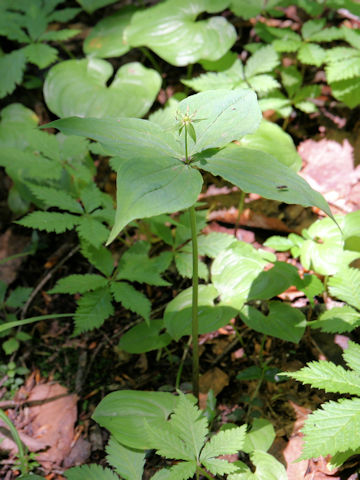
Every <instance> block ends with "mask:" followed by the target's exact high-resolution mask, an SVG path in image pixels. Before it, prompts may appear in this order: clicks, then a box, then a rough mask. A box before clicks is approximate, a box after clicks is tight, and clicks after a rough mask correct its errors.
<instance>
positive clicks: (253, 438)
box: [241, 418, 275, 453]
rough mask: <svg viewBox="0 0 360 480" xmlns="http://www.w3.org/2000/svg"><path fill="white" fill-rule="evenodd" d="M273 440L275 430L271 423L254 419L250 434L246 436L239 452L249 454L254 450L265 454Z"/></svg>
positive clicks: (261, 419) (262, 419) (263, 419)
mask: <svg viewBox="0 0 360 480" xmlns="http://www.w3.org/2000/svg"><path fill="white" fill-rule="evenodd" d="M274 440H275V430H274V427H273V426H272V423H271V422H269V420H266V419H265V418H255V419H254V422H253V424H252V427H251V430H250V432H248V433H247V434H246V437H245V443H244V445H243V447H242V449H241V450H243V451H244V452H245V453H251V452H253V451H254V450H261V451H263V452H266V451H267V450H269V448H270V447H271V445H272V443H273V441H274Z"/></svg>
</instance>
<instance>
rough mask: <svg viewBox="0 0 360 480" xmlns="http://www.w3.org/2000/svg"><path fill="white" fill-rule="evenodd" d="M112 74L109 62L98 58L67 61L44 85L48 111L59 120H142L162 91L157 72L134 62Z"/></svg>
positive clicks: (50, 73) (54, 70) (55, 68)
mask: <svg viewBox="0 0 360 480" xmlns="http://www.w3.org/2000/svg"><path fill="white" fill-rule="evenodd" d="M112 74H113V67H112V66H111V64H110V63H109V62H106V61H105V60H101V59H98V58H88V59H83V60H66V61H64V62H61V63H58V64H57V65H55V66H54V67H52V68H51V70H50V71H49V73H48V75H47V77H46V80H45V83H44V97H45V101H46V104H47V106H48V108H49V109H50V110H51V111H52V112H54V113H55V114H56V115H58V116H59V117H67V116H71V115H77V116H79V117H96V118H102V117H113V118H120V117H124V116H125V117H142V116H143V115H145V113H147V111H148V110H149V108H150V107H151V105H152V103H153V101H154V100H155V97H156V95H157V93H158V91H159V89H160V85H161V78H160V75H159V74H158V72H156V71H155V70H152V69H148V68H145V67H143V66H142V65H141V64H140V63H137V62H132V63H128V64H126V65H123V66H122V67H120V68H119V70H118V71H117V72H116V75H115V77H114V80H113V81H112V83H111V85H110V86H109V87H108V86H107V85H106V82H107V81H108V79H109V78H110V77H111V76H112Z"/></svg>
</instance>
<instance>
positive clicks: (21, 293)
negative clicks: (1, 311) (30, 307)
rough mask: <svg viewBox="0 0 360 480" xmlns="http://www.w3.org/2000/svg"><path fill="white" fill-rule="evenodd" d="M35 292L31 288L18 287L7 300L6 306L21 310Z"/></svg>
mask: <svg viewBox="0 0 360 480" xmlns="http://www.w3.org/2000/svg"><path fill="white" fill-rule="evenodd" d="M32 291H33V289H32V288H30V287H16V288H15V290H13V291H12V292H11V293H10V295H9V296H8V298H7V299H6V302H5V303H6V306H7V307H11V308H19V307H22V306H23V305H24V303H25V302H26V300H27V299H28V298H29V297H30V294H31V292H32Z"/></svg>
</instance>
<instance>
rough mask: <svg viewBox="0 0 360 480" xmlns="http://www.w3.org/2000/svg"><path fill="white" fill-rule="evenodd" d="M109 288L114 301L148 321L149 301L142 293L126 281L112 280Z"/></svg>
mask: <svg viewBox="0 0 360 480" xmlns="http://www.w3.org/2000/svg"><path fill="white" fill-rule="evenodd" d="M110 290H111V293H112V294H113V297H114V299H115V301H116V302H120V303H121V304H122V305H123V307H124V308H127V309H128V310H131V311H132V312H135V313H137V314H138V315H141V316H142V317H143V318H145V320H146V322H147V323H149V321H150V311H151V302H150V300H149V299H148V298H147V297H146V296H145V295H144V294H143V293H141V292H139V291H138V290H136V289H135V288H134V287H133V286H131V285H129V284H128V283H126V282H113V283H112V284H111V286H110Z"/></svg>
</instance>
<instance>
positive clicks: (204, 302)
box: [164, 285, 236, 340]
mask: <svg viewBox="0 0 360 480" xmlns="http://www.w3.org/2000/svg"><path fill="white" fill-rule="evenodd" d="M218 295H219V293H218V292H217V290H216V289H215V288H214V286H213V285H199V303H198V305H199V316H198V321H199V333H209V332H212V331H214V330H217V329H218V328H220V327H223V326H224V325H226V324H227V323H228V322H229V321H230V320H231V318H233V317H234V316H235V315H236V311H235V310H234V309H232V308H230V307H228V306H220V305H214V300H215V298H216V297H217V296H218ZM191 306H192V288H191V287H190V288H187V289H186V290H183V291H182V292H181V293H180V294H179V295H177V296H176V297H175V298H174V299H173V300H171V301H170V302H169V303H168V304H167V307H166V309H165V312H164V325H165V327H166V329H167V331H168V332H169V334H170V335H171V336H172V337H173V338H174V339H175V340H178V339H179V338H181V337H182V336H183V335H191V330H192V326H191V308H192V307H191Z"/></svg>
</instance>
